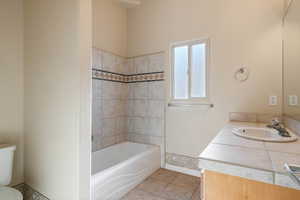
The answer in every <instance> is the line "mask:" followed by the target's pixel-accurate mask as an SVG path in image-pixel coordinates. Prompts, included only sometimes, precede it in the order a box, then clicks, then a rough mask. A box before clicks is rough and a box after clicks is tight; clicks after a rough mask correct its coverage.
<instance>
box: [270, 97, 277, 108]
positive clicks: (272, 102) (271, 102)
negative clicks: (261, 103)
mask: <svg viewBox="0 0 300 200" xmlns="http://www.w3.org/2000/svg"><path fill="white" fill-rule="evenodd" d="M277 104H278V98H277V96H269V105H270V106H276V105H277Z"/></svg>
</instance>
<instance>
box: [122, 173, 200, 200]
mask: <svg viewBox="0 0 300 200" xmlns="http://www.w3.org/2000/svg"><path fill="white" fill-rule="evenodd" d="M122 200H200V178H197V177H193V176H189V175H185V174H180V173H177V172H173V171H169V170H165V169H159V170H158V171H156V172H155V173H154V174H152V175H151V176H150V177H149V178H147V179H146V180H145V181H144V182H142V183H141V184H140V185H138V186H137V187H136V188H135V189H133V190H132V191H131V192H129V193H128V194H127V195H126V196H125V197H123V198H122Z"/></svg>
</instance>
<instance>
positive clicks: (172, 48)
mask: <svg viewBox="0 0 300 200" xmlns="http://www.w3.org/2000/svg"><path fill="white" fill-rule="evenodd" d="M203 43H204V44H205V54H206V59H205V62H206V63H205V72H206V73H205V92H206V97H191V85H192V84H191V82H192V80H191V71H192V70H191V60H192V54H191V47H192V46H194V45H196V44H203ZM182 46H188V56H189V58H188V80H189V81H188V98H187V99H176V98H175V77H174V64H175V63H174V61H175V59H174V56H175V55H174V54H175V48H176V47H182ZM170 52H171V87H170V88H171V102H175V103H195V104H197V103H209V65H210V40H209V39H208V38H205V39H198V40H191V41H184V42H176V43H173V44H171V45H170Z"/></svg>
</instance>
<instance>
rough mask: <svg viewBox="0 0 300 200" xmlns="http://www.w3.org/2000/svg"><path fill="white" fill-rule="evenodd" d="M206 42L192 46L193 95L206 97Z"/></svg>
mask: <svg viewBox="0 0 300 200" xmlns="http://www.w3.org/2000/svg"><path fill="white" fill-rule="evenodd" d="M205 46H206V45H205V44H197V45H194V46H192V60H191V68H192V69H191V70H192V73H191V97H198V98H199V97H201V98H203V97H206V85H205V84H206V69H205V66H206V52H205Z"/></svg>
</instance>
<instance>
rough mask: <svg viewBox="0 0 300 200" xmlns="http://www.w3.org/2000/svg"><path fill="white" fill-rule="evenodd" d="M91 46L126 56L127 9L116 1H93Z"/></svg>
mask: <svg viewBox="0 0 300 200" xmlns="http://www.w3.org/2000/svg"><path fill="white" fill-rule="evenodd" d="M93 46H95V47H98V48H101V49H104V50H106V51H110V52H112V53H115V54H117V55H120V56H126V55H127V9H126V8H124V7H121V5H120V3H119V2H118V1H117V0H93Z"/></svg>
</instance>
